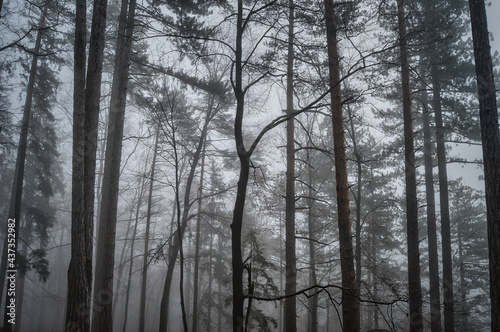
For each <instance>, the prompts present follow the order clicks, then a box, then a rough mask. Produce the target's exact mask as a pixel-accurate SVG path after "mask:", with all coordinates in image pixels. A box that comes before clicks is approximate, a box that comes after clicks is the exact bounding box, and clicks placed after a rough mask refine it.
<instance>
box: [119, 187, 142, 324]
mask: <svg viewBox="0 0 500 332" xmlns="http://www.w3.org/2000/svg"><path fill="white" fill-rule="evenodd" d="M141 182H142V183H141V188H140V189H139V191H140V193H139V197H138V199H137V209H136V210H135V223H134V231H133V232H132V239H131V241H132V243H131V244H130V264H129V268H128V281H127V289H126V291H125V310H124V314H125V317H124V319H123V327H122V331H123V332H125V331H126V329H127V321H128V305H129V299H130V284H131V283H132V272H133V267H134V246H135V238H136V235H137V225H138V224H139V212H140V208H141V205H142V197H143V193H144V190H143V189H144V178H143V181H141ZM124 245H125V244H124Z"/></svg>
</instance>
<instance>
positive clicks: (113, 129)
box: [92, 0, 136, 332]
mask: <svg viewBox="0 0 500 332" xmlns="http://www.w3.org/2000/svg"><path fill="white" fill-rule="evenodd" d="M135 7H136V1H135V0H130V1H128V0H122V5H121V11H120V17H119V27H118V39H117V44H116V54H115V67H114V73H113V85H112V88H111V100H110V108H109V125H108V139H107V142H106V160H105V163H104V176H103V182H102V204H101V211H100V217H99V220H100V222H99V231H98V233H99V236H98V241H97V248H96V251H97V259H96V272H95V285H94V287H95V288H94V307H93V308H94V309H93V318H92V330H93V331H94V332H98V331H112V330H113V272H114V254H115V237H116V216H117V208H118V191H119V180H120V162H121V153H122V140H123V126H124V122H125V106H126V100H127V85H128V76H129V66H130V55H131V52H132V39H133V33H134V21H135Z"/></svg>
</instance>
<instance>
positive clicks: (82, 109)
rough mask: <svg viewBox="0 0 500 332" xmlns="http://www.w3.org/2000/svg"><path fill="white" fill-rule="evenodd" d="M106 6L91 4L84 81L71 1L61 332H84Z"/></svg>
mask: <svg viewBox="0 0 500 332" xmlns="http://www.w3.org/2000/svg"><path fill="white" fill-rule="evenodd" d="M106 8H107V0H94V9H93V15H92V30H91V38H90V49H89V59H88V70H87V76H86V78H85V70H86V68H85V60H86V56H85V54H86V10H87V4H86V1H85V0H77V2H76V20H75V22H76V24H75V52H74V62H75V65H74V67H75V73H74V81H75V86H74V97H73V103H74V105H73V107H74V109H73V160H72V161H73V175H72V179H73V182H72V215H71V261H70V265H69V270H68V299H67V306H66V324H65V325H66V326H65V331H66V332H70V331H81V332H88V331H89V330H90V307H91V301H90V298H91V291H92V237H93V220H94V219H93V218H94V185H95V183H94V182H95V167H96V166H95V164H96V160H95V159H96V158H95V156H96V144H97V129H98V118H99V101H100V96H101V78H102V66H103V53H104V34H105V26H106Z"/></svg>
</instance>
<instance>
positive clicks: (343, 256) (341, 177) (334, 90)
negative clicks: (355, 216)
mask: <svg viewBox="0 0 500 332" xmlns="http://www.w3.org/2000/svg"><path fill="white" fill-rule="evenodd" d="M324 5H325V13H326V15H325V18H326V31H327V44H328V62H329V69H330V89H331V92H330V97H331V111H332V127H333V150H334V154H335V180H336V189H337V208H338V225H339V242H340V266H341V270H342V287H343V290H342V320H343V330H344V331H357V328H356V312H357V307H358V301H357V299H356V297H355V294H356V276H355V274H354V257H353V246H352V230H351V220H350V210H349V188H348V183H347V160H346V153H345V137H344V119H343V117H342V95H341V90H340V63H339V56H338V50H337V27H336V22H335V11H334V6H333V1H332V0H324Z"/></svg>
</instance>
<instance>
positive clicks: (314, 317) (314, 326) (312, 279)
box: [306, 150, 318, 332]
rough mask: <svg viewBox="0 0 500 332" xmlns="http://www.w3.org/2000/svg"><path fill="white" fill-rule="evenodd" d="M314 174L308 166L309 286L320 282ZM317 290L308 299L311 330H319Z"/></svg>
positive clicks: (311, 292)
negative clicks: (314, 207)
mask: <svg viewBox="0 0 500 332" xmlns="http://www.w3.org/2000/svg"><path fill="white" fill-rule="evenodd" d="M306 153H307V161H308V162H310V161H309V150H307V152H306ZM312 175H313V168H312V166H310V165H309V167H308V187H309V192H308V196H309V198H308V201H309V209H308V211H307V225H308V232H309V269H310V270H309V286H314V285H317V284H318V279H317V277H316V245H315V242H314V241H315V240H316V229H315V227H316V218H315V217H314V213H313V206H314V197H313V195H314V194H313V190H312ZM315 292H316V290H315V289H312V290H311V291H310V293H309V300H308V302H309V303H308V307H309V308H308V309H309V310H308V317H307V318H308V323H307V326H308V328H307V330H308V331H309V332H317V331H318V295H317V294H316V295H314V293H315Z"/></svg>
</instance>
